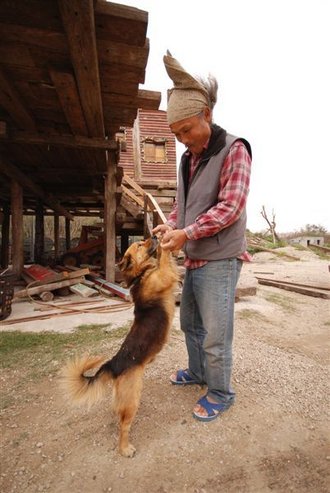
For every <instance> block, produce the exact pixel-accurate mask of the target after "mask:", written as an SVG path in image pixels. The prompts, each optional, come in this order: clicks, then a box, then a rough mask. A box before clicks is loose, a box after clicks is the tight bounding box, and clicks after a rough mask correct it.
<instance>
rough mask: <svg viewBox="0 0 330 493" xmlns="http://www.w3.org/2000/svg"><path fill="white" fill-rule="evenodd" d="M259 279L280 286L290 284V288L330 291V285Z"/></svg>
mask: <svg viewBox="0 0 330 493" xmlns="http://www.w3.org/2000/svg"><path fill="white" fill-rule="evenodd" d="M257 279H258V280H259V279H263V280H265V281H272V282H278V283H280V284H288V285H289V286H301V287H303V288H311V289H322V290H325V291H330V285H329V286H325V285H324V284H323V285H318V284H302V283H299V282H293V281H282V279H268V278H267V277H257Z"/></svg>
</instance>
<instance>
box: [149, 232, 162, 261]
mask: <svg viewBox="0 0 330 493" xmlns="http://www.w3.org/2000/svg"><path fill="white" fill-rule="evenodd" d="M150 240H151V245H150V247H149V249H148V255H150V257H151V256H152V255H153V254H154V253H155V251H156V250H157V248H158V245H159V240H158V238H157V236H156V235H154V236H151V238H150Z"/></svg>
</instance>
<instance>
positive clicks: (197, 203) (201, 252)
mask: <svg viewBox="0 0 330 493" xmlns="http://www.w3.org/2000/svg"><path fill="white" fill-rule="evenodd" d="M237 140H239V141H242V142H243V143H244V145H245V146H246V148H247V150H248V152H249V154H250V156H251V147H250V144H249V143H248V142H247V141H246V140H245V139H242V138H239V137H235V136H234V135H230V134H227V133H226V131H225V130H223V129H222V128H220V127H218V126H217V125H212V134H211V138H210V142H209V145H208V148H207V149H206V150H205V151H204V152H203V154H202V156H201V159H200V162H199V164H198V167H197V169H196V170H195V172H194V176H193V177H192V179H191V182H190V184H189V183H188V176H189V158H190V156H189V155H188V156H187V155H186V154H184V155H183V156H182V158H181V164H180V170H179V183H178V191H177V202H178V220H177V228H178V229H183V228H184V227H186V226H189V225H190V224H192V223H194V222H195V220H196V218H197V217H198V216H199V215H201V214H203V213H205V212H206V211H208V210H209V209H210V208H211V207H213V206H214V205H216V204H217V203H218V195H219V183H220V172H221V168H222V165H223V163H224V161H225V159H226V157H227V155H228V152H229V149H230V147H231V146H232V145H233V143H234V142H236V141H237ZM245 230H246V210H245V209H244V210H243V212H242V214H241V216H240V217H239V219H238V220H237V221H236V222H235V223H233V224H232V225H230V226H228V227H227V228H225V229H222V230H221V231H219V232H218V233H217V234H215V235H214V236H209V237H205V238H200V239H199V240H187V241H186V243H185V245H184V248H183V249H184V252H185V254H186V255H187V256H188V257H189V258H191V259H193V260H222V259H226V258H235V257H239V256H240V255H241V254H242V253H244V252H245V250H246V247H247V245H246V239H245Z"/></svg>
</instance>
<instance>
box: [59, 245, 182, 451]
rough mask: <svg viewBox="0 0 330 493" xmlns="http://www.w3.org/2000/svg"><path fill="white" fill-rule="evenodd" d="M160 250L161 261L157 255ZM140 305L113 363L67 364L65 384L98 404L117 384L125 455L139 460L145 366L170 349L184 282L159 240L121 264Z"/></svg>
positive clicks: (134, 248)
mask: <svg viewBox="0 0 330 493" xmlns="http://www.w3.org/2000/svg"><path fill="white" fill-rule="evenodd" d="M156 251H157V258H154V257H153V256H152V255H153V254H154V253H155V252H156ZM118 266H119V268H120V270H121V271H122V273H123V276H124V279H125V281H126V283H127V286H128V287H130V288H131V295H132V298H133V301H134V321H133V324H132V326H131V328H130V331H129V333H128V334H127V336H126V338H125V340H124V342H123V343H122V345H121V347H120V349H119V351H118V352H117V354H115V355H114V356H113V358H112V359H109V360H107V359H106V358H104V357H89V356H86V357H85V358H81V359H77V360H74V361H71V362H69V363H68V364H67V366H66V367H65V369H64V370H63V372H62V376H63V384H64V387H65V389H66V391H67V392H68V393H69V395H70V396H71V399H72V400H73V401H76V402H77V401H78V402H80V403H85V404H87V405H89V406H90V405H92V404H94V403H95V402H97V401H98V400H99V399H100V398H101V397H102V396H103V395H104V393H105V391H106V388H107V385H106V384H107V382H108V381H112V383H113V407H114V410H115V412H116V413H117V415H118V417H119V422H120V438H119V451H120V453H121V454H122V455H124V456H125V457H133V455H134V453H135V448H134V446H133V445H132V444H131V443H129V431H130V428H131V425H132V422H133V420H134V417H135V415H136V412H137V410H138V406H139V403H140V398H141V390H142V379H143V374H144V370H145V367H146V365H147V364H148V363H150V362H151V361H152V360H153V359H154V358H155V356H156V354H157V353H159V351H160V350H161V349H162V347H163V346H164V344H165V342H166V340H167V336H168V332H169V329H170V327H171V324H172V320H173V315H174V308H175V301H174V289H175V286H176V283H177V280H178V274H177V269H176V265H175V263H174V262H173V260H172V258H171V253H170V252H169V251H164V250H162V248H161V247H160V246H159V245H158V240H157V238H155V237H153V238H149V239H147V240H145V241H140V242H136V243H133V244H132V245H131V246H130V247H129V248H128V249H127V251H126V253H125V255H124V257H123V259H122V260H121V261H120V263H119V264H118Z"/></svg>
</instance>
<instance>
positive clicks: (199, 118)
mask: <svg viewBox="0 0 330 493" xmlns="http://www.w3.org/2000/svg"><path fill="white" fill-rule="evenodd" d="M210 124H211V112H210V110H209V108H204V110H203V111H202V112H201V113H199V114H198V115H195V116H192V117H190V118H185V119H184V120H180V121H178V122H175V123H172V125H170V129H171V132H172V133H173V134H174V135H175V137H176V138H177V140H178V141H179V142H181V143H182V144H183V145H185V146H186V147H187V149H188V150H189V151H190V152H192V153H193V154H195V155H198V154H201V152H202V151H203V147H204V145H205V143H206V142H207V141H208V139H209V138H210V135H211V128H210Z"/></svg>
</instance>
